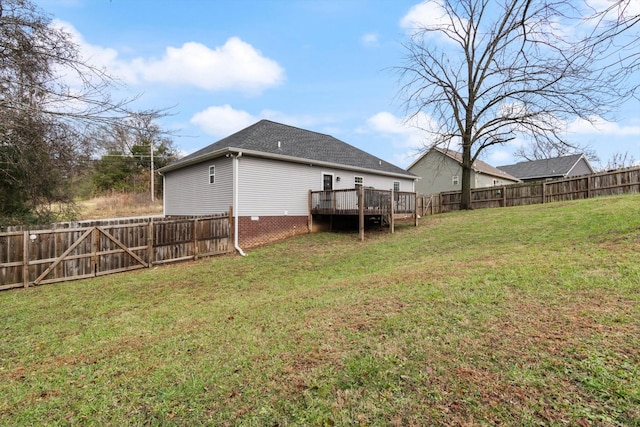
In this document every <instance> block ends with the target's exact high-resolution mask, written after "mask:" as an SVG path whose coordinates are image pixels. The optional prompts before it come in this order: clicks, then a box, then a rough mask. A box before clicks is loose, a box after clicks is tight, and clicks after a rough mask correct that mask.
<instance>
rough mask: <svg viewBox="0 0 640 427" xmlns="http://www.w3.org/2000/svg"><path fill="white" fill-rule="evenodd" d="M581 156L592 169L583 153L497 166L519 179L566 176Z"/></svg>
mask: <svg viewBox="0 0 640 427" xmlns="http://www.w3.org/2000/svg"><path fill="white" fill-rule="evenodd" d="M583 158H584V161H585V162H586V164H587V166H588V167H589V169H592V168H591V165H589V162H588V160H587V159H586V157H584V154H572V155H570V156H563V157H555V158H552V159H541V160H532V161H527V162H519V163H516V164H513V165H506V166H499V168H500V169H502V170H503V171H505V172H507V173H510V174H511V175H513V176H517V177H518V178H520V179H535V178H551V177H563V176H567V175H568V174H569V173H570V172H571V170H572V169H573V168H574V167H575V166H576V164H578V162H579V161H580V160H581V159H583Z"/></svg>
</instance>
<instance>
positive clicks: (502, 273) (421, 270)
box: [0, 195, 640, 426]
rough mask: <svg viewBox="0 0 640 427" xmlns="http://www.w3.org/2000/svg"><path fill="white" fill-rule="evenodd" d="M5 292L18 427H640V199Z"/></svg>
mask: <svg viewBox="0 0 640 427" xmlns="http://www.w3.org/2000/svg"><path fill="white" fill-rule="evenodd" d="M366 237H367V240H366V241H365V242H364V243H361V242H359V241H358V240H357V235H356V234H349V233H343V234H331V233H323V234H315V235H308V236H301V237H298V238H294V239H290V240H287V241H284V242H282V243H279V244H276V245H272V246H269V247H264V248H261V249H257V250H253V251H251V252H250V253H249V256H248V257H247V258H241V257H236V256H225V257H218V258H209V259H206V260H201V261H198V262H193V263H183V264H176V265H173V266H166V267H161V268H153V269H150V270H144V271H136V272H132V273H124V274H118V275H112V276H107V277H102V278H98V279H92V280H84V281H76V282H68V283H62V284H55V285H45V286H41V287H36V288H30V289H27V290H17V291H7V292H1V293H0V313H2V316H1V322H0V331H1V334H2V339H1V340H0V425H12V426H13V425H82V426H85V425H101V426H102V425H112V426H116V425H220V426H225V425H233V426H236V425H238V426H240V425H242V426H245V425H246V426H276V425H278V426H286V425H295V426H307V425H311V426H346V425H349V426H350V425H362V426H365V425H367V426H388V425H392V426H393V425H397V426H412V425H413V426H422V425H496V424H506V425H530V426H533V425H536V426H537V425H558V426H559V425H604V426H609V425H610V426H617V425H640V353H639V351H638V350H639V349H640V316H639V315H640V310H639V308H640V305H639V302H640V301H639V298H640V263H639V260H640V196H639V195H630V196H620V197H611V198H601V199H593V200H587V201H578V202H571V203H558V204H550V205H542V206H540V205H538V206H531V207H523V208H508V209H492V210H479V211H472V212H458V213H452V214H446V215H440V216H434V217H427V218H424V219H422V220H421V224H420V226H419V227H417V228H415V227H411V226H401V227H398V228H397V232H396V233H395V234H394V235H390V234H387V233H368V234H367V236H366Z"/></svg>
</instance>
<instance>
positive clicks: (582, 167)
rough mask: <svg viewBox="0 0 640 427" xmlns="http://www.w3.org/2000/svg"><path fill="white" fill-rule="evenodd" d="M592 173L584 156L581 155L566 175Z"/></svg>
mask: <svg viewBox="0 0 640 427" xmlns="http://www.w3.org/2000/svg"><path fill="white" fill-rule="evenodd" d="M592 173H593V170H592V169H591V168H590V167H589V165H588V164H587V161H586V160H585V159H584V157H582V158H580V160H578V162H577V163H576V164H575V165H574V166H573V168H572V169H571V170H570V171H569V173H568V174H567V176H578V175H589V174H592Z"/></svg>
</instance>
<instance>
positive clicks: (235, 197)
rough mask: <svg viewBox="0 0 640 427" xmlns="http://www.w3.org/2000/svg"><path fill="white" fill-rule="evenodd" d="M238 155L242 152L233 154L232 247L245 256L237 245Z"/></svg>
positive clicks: (240, 155)
mask: <svg viewBox="0 0 640 427" xmlns="http://www.w3.org/2000/svg"><path fill="white" fill-rule="evenodd" d="M240 157H242V152H238V154H236V155H235V156H233V247H234V248H235V249H236V251H238V253H239V254H240V255H242V256H247V254H245V253H244V251H243V250H242V248H240V246H239V245H238V172H239V165H240V162H239V161H238V159H239V158H240Z"/></svg>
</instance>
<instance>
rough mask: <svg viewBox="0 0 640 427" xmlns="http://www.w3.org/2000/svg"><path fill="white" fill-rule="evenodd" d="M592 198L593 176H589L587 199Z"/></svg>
mask: <svg viewBox="0 0 640 427" xmlns="http://www.w3.org/2000/svg"><path fill="white" fill-rule="evenodd" d="M590 198H591V175H589V176H587V199H590Z"/></svg>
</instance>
